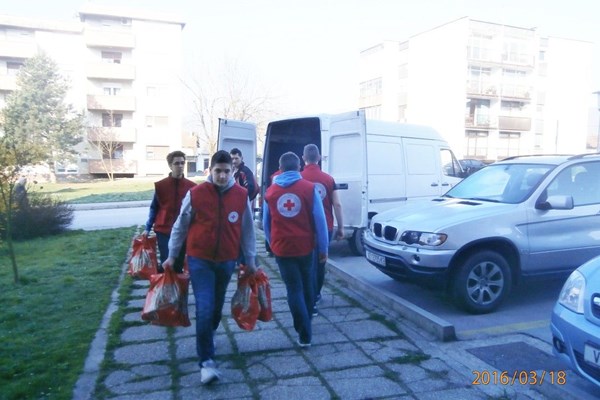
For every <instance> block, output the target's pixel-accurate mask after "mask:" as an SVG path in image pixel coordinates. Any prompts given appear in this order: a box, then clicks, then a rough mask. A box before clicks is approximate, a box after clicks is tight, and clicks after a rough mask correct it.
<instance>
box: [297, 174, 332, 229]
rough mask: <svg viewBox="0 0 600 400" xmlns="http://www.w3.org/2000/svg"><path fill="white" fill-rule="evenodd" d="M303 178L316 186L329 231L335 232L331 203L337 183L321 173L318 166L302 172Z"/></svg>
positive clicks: (329, 176)
mask: <svg viewBox="0 0 600 400" xmlns="http://www.w3.org/2000/svg"><path fill="white" fill-rule="evenodd" d="M301 174H302V177H303V178H304V179H306V180H309V181H311V182H313V183H314V184H315V186H316V187H317V190H318V192H319V196H321V200H322V201H323V209H324V210H325V219H326V220H327V230H328V231H329V232H331V231H333V212H332V211H331V210H332V209H333V203H332V202H331V199H332V196H333V188H334V187H335V181H334V180H333V177H332V176H331V175H329V174H326V173H325V172H323V171H321V168H319V166H318V165H317V164H308V165H306V166H305V167H304V171H302V173H301Z"/></svg>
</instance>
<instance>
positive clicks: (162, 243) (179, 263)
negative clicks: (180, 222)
mask: <svg viewBox="0 0 600 400" xmlns="http://www.w3.org/2000/svg"><path fill="white" fill-rule="evenodd" d="M170 238H171V235H167V234H165V233H160V232H156V242H157V244H158V251H159V252H160V260H159V261H160V262H159V264H158V272H160V273H161V274H162V273H163V272H165V271H164V269H163V267H162V263H164V262H165V260H166V259H167V258H168V257H169V239H170ZM184 259H185V243H184V244H183V246H181V251H180V252H179V255H178V256H177V258H176V259H175V264H174V265H173V269H174V270H175V272H177V273H178V274H180V273H182V272H183V260H184Z"/></svg>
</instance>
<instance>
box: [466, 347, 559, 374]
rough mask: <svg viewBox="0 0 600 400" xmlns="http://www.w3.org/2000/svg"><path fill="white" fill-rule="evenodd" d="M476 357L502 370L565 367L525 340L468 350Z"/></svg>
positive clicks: (555, 369)
mask: <svg viewBox="0 0 600 400" xmlns="http://www.w3.org/2000/svg"><path fill="white" fill-rule="evenodd" d="M467 351H468V352H469V353H471V354H473V355H474V356H475V357H477V358H479V359H480V360H482V361H485V362H486V363H488V364H489V365H491V366H492V367H494V368H496V369H498V370H501V371H508V372H509V373H510V372H513V371H523V370H526V371H533V370H546V371H557V370H561V369H564V367H563V366H562V364H560V362H559V361H558V360H557V359H556V358H554V357H552V356H551V355H549V354H547V353H545V352H543V351H541V350H540V349H538V348H536V347H533V346H531V345H529V344H527V343H525V342H512V343H505V344H498V345H493V346H485V347H476V348H472V349H468V350H467Z"/></svg>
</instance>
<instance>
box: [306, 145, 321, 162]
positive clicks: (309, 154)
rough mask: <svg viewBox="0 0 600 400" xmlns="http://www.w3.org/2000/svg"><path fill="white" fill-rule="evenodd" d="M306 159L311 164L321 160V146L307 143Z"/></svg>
mask: <svg viewBox="0 0 600 400" xmlns="http://www.w3.org/2000/svg"><path fill="white" fill-rule="evenodd" d="M303 155H304V160H305V161H306V162H308V163H311V164H316V163H318V162H319V157H321V154H320V153H319V148H318V147H317V145H316V144H312V143H311V144H307V145H306V146H304V153H303Z"/></svg>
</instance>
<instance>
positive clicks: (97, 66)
mask: <svg viewBox="0 0 600 400" xmlns="http://www.w3.org/2000/svg"><path fill="white" fill-rule="evenodd" d="M86 71H87V77H88V78H96V79H113V80H134V79H135V66H133V65H127V64H113V63H94V64H88V65H87V66H86Z"/></svg>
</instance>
